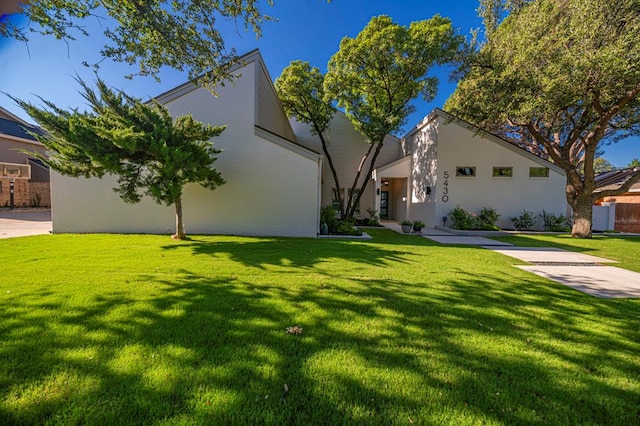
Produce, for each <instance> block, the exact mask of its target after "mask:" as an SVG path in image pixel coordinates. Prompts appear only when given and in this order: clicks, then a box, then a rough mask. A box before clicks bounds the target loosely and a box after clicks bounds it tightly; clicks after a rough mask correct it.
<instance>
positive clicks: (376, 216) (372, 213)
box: [365, 208, 380, 226]
mask: <svg viewBox="0 0 640 426" xmlns="http://www.w3.org/2000/svg"><path fill="white" fill-rule="evenodd" d="M367 213H369V218H368V219H365V221H366V225H369V226H380V213H378V211H377V210H376V209H372V208H368V209H367Z"/></svg>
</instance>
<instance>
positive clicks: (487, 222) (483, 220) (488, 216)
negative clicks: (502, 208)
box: [478, 207, 500, 227]
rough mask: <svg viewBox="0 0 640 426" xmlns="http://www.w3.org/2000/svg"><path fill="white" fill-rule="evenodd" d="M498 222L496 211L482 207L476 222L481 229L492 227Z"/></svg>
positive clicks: (498, 217)
mask: <svg viewBox="0 0 640 426" xmlns="http://www.w3.org/2000/svg"><path fill="white" fill-rule="evenodd" d="M498 220H500V215H499V214H498V211H497V210H496V209H493V208H491V207H483V208H482V210H480V214H479V215H478V222H479V223H480V226H482V227H494V226H495V225H496V222H497V221H498Z"/></svg>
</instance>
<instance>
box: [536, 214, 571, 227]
mask: <svg viewBox="0 0 640 426" xmlns="http://www.w3.org/2000/svg"><path fill="white" fill-rule="evenodd" d="M540 216H541V217H542V221H543V222H544V230H545V231H552V232H566V231H569V230H571V221H570V220H569V218H568V217H567V216H565V215H563V214H553V213H547V212H546V211H544V210H542V214H541V215H540Z"/></svg>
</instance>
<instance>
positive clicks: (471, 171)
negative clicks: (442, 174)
mask: <svg viewBox="0 0 640 426" xmlns="http://www.w3.org/2000/svg"><path fill="white" fill-rule="evenodd" d="M456 176H459V177H475V176H476V168H475V167H469V166H462V167H456Z"/></svg>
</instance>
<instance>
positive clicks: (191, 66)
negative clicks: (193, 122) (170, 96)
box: [0, 0, 273, 87]
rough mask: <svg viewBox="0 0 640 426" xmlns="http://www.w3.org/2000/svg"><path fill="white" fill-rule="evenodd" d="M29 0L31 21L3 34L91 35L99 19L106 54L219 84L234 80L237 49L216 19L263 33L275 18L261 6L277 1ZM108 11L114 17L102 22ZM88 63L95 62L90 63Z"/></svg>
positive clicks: (146, 71)
mask: <svg viewBox="0 0 640 426" xmlns="http://www.w3.org/2000/svg"><path fill="white" fill-rule="evenodd" d="M24 3H25V7H24V9H23V11H22V13H23V14H24V15H25V16H26V17H27V19H28V20H29V22H30V25H29V26H28V27H27V28H23V27H21V26H16V25H14V24H12V23H11V22H10V21H9V22H6V23H4V24H3V25H0V37H13V38H16V39H18V40H21V41H27V40H28V32H29V31H35V32H38V33H41V34H44V35H47V36H53V37H55V38H57V39H64V40H74V39H75V37H76V36H78V35H81V36H90V33H89V30H87V28H90V27H93V28H96V27H97V26H96V22H97V21H100V24H101V26H102V28H103V31H104V34H105V36H106V37H107V38H108V39H109V43H108V44H107V45H105V46H103V47H102V49H98V50H100V53H101V55H102V56H103V57H104V58H109V59H112V60H113V61H115V62H124V63H127V64H138V66H139V70H138V72H137V73H136V75H141V76H145V75H150V76H153V77H155V78H156V79H158V74H159V72H160V69H161V68H162V67H163V66H168V67H171V68H174V69H176V70H179V71H187V72H188V74H189V78H190V79H196V78H197V79H198V80H199V81H200V82H201V83H202V84H204V85H206V86H210V87H214V86H215V85H216V84H218V83H220V82H221V81H223V80H232V79H233V75H232V74H231V73H230V67H231V66H232V65H233V62H234V59H235V58H236V53H235V50H234V49H229V48H227V47H226V46H225V43H224V40H223V39H222V35H221V34H220V31H219V29H218V24H217V21H220V20H240V21H242V23H243V24H244V30H245V31H246V30H248V29H252V30H253V31H254V32H255V33H256V35H257V36H258V37H259V36H260V35H261V26H262V23H263V22H264V21H269V20H272V18H271V17H269V16H267V15H264V14H263V13H262V11H261V10H260V9H261V8H260V4H261V3H267V4H268V5H273V0H265V1H264V2H261V1H259V0H240V1H238V0H217V1H192V0H158V1H139V0H99V1H97V0H47V1H44V0H38V1H36V0H31V1H25V2H24ZM105 14H106V15H107V16H108V17H110V18H112V19H113V20H109V21H106V20H102V19H101V17H102V16H104V15H105ZM112 22H113V23H112ZM32 24H35V25H32ZM39 27H41V28H39ZM96 48H98V47H97V46H96ZM85 65H87V66H89V65H90V64H88V63H86V62H85ZM93 66H97V64H93ZM131 76H132V75H130V76H128V77H131Z"/></svg>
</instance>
